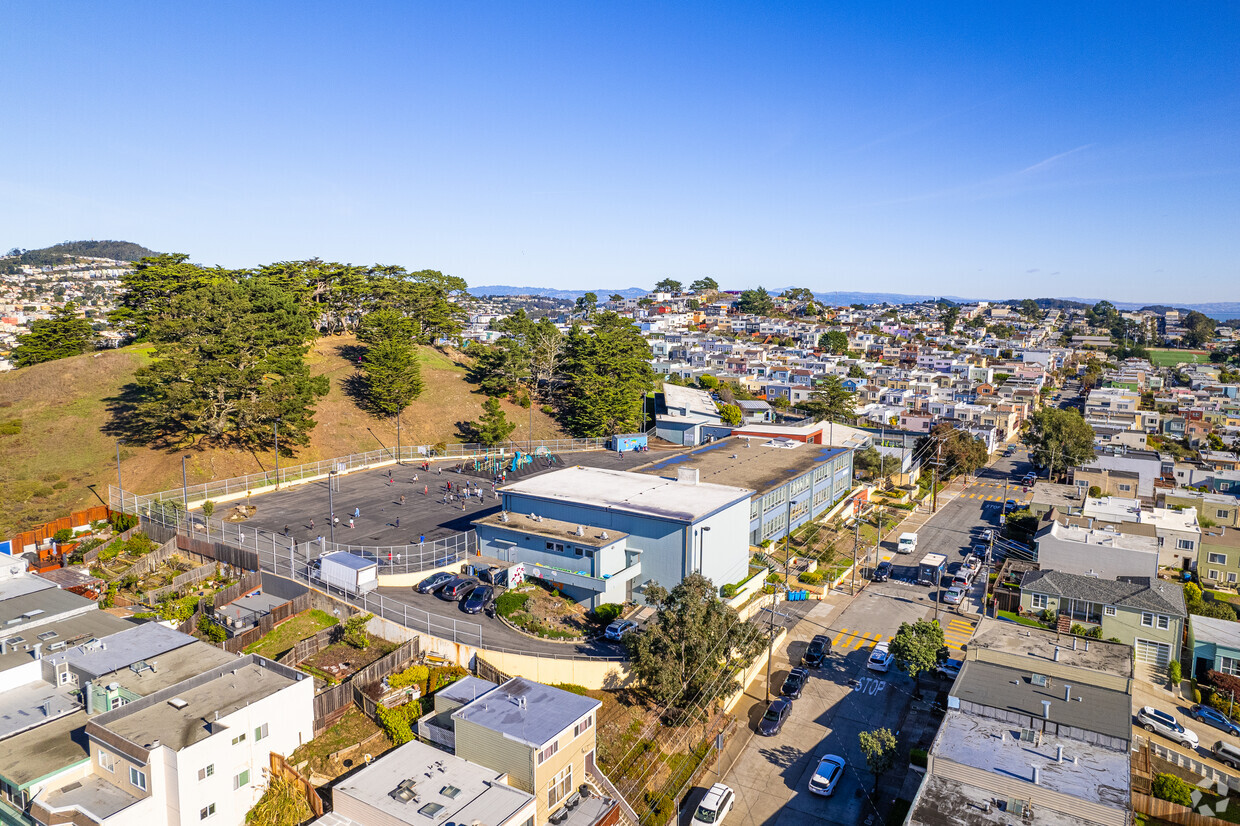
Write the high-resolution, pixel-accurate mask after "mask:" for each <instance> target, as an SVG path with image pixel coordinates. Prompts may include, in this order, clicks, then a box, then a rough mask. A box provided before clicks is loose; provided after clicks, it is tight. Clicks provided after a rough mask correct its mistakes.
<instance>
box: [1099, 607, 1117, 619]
mask: <svg viewBox="0 0 1240 826" xmlns="http://www.w3.org/2000/svg"><path fill="white" fill-rule="evenodd" d="M1102 613H1104V614H1106V615H1107V616H1108V617H1113V616H1115V606H1114V605H1108V606H1107V607H1105V608H1103V609H1102Z"/></svg>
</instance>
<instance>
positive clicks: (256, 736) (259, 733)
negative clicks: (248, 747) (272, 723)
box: [254, 723, 267, 743]
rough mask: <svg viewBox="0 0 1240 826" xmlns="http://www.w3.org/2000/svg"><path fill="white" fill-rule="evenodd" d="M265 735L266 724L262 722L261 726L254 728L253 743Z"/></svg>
mask: <svg viewBox="0 0 1240 826" xmlns="http://www.w3.org/2000/svg"><path fill="white" fill-rule="evenodd" d="M266 736H267V724H266V723H263V724H262V725H261V726H259V727H258V728H256V729H254V742H255V743H257V742H258V741H259V740H262V739H264V738H265V737H266Z"/></svg>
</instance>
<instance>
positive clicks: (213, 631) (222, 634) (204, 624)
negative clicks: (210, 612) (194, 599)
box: [198, 614, 228, 643]
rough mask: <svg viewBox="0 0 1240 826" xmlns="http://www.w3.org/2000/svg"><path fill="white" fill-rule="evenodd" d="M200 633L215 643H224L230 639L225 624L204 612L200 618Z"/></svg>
mask: <svg viewBox="0 0 1240 826" xmlns="http://www.w3.org/2000/svg"><path fill="white" fill-rule="evenodd" d="M198 633H200V634H202V635H203V636H204V637H206V638H207V639H208V640H209V641H211V642H214V643H222V642H223V641H224V640H226V639H228V632H227V631H225V630H224V626H222V625H220V624H219V623H218V622H216V621H215V620H213V619H211V618H210V617H208V616H207V615H206V614H203V615H202V616H200V617H199V618H198Z"/></svg>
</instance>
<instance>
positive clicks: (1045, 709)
mask: <svg viewBox="0 0 1240 826" xmlns="http://www.w3.org/2000/svg"><path fill="white" fill-rule="evenodd" d="M1042 719H1043V720H1049V719H1051V701H1050V700H1043V701H1042Z"/></svg>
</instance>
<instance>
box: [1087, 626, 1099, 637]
mask: <svg viewBox="0 0 1240 826" xmlns="http://www.w3.org/2000/svg"><path fill="white" fill-rule="evenodd" d="M1089 636H1091V637H1093V638H1094V639H1096V640H1100V639H1102V626H1101V625H1095V626H1094V627H1093V628H1091V629H1089Z"/></svg>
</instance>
